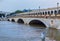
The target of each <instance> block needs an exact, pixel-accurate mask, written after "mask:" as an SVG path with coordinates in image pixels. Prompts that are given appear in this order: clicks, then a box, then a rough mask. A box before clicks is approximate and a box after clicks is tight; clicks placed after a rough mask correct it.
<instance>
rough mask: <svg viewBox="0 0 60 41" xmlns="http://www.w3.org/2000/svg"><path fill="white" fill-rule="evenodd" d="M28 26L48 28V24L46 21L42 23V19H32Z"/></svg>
mask: <svg viewBox="0 0 60 41" xmlns="http://www.w3.org/2000/svg"><path fill="white" fill-rule="evenodd" d="M29 24H30V25H32V24H33V25H34V24H35V25H36V24H37V25H42V26H43V27H49V24H48V22H47V21H44V20H42V19H33V20H31V21H29Z"/></svg>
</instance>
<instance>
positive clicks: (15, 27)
mask: <svg viewBox="0 0 60 41" xmlns="http://www.w3.org/2000/svg"><path fill="white" fill-rule="evenodd" d="M46 31H48V33H47V34H46V36H47V37H49V38H51V39H55V40H56V41H60V31H59V30H57V29H54V28H49V30H46V29H45V28H40V26H38V27H37V26H36V27H35V26H30V25H25V24H18V23H15V22H8V21H0V41H41V38H40V36H41V35H40V34H41V33H42V32H46Z"/></svg>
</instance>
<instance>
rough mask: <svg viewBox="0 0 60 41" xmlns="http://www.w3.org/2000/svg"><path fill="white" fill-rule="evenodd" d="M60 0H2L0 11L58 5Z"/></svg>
mask: <svg viewBox="0 0 60 41" xmlns="http://www.w3.org/2000/svg"><path fill="white" fill-rule="evenodd" d="M57 2H59V3H60V0H1V1H0V11H6V12H11V11H15V10H23V9H38V7H39V6H40V7H41V8H49V7H56V5H57V4H56V3H57Z"/></svg>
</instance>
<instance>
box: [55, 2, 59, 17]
mask: <svg viewBox="0 0 60 41" xmlns="http://www.w3.org/2000/svg"><path fill="white" fill-rule="evenodd" d="M58 9H59V3H58V2H57V14H55V17H57V15H58Z"/></svg>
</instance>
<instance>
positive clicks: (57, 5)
mask: <svg viewBox="0 0 60 41" xmlns="http://www.w3.org/2000/svg"><path fill="white" fill-rule="evenodd" d="M58 8H59V3H58V2H57V14H58Z"/></svg>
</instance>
